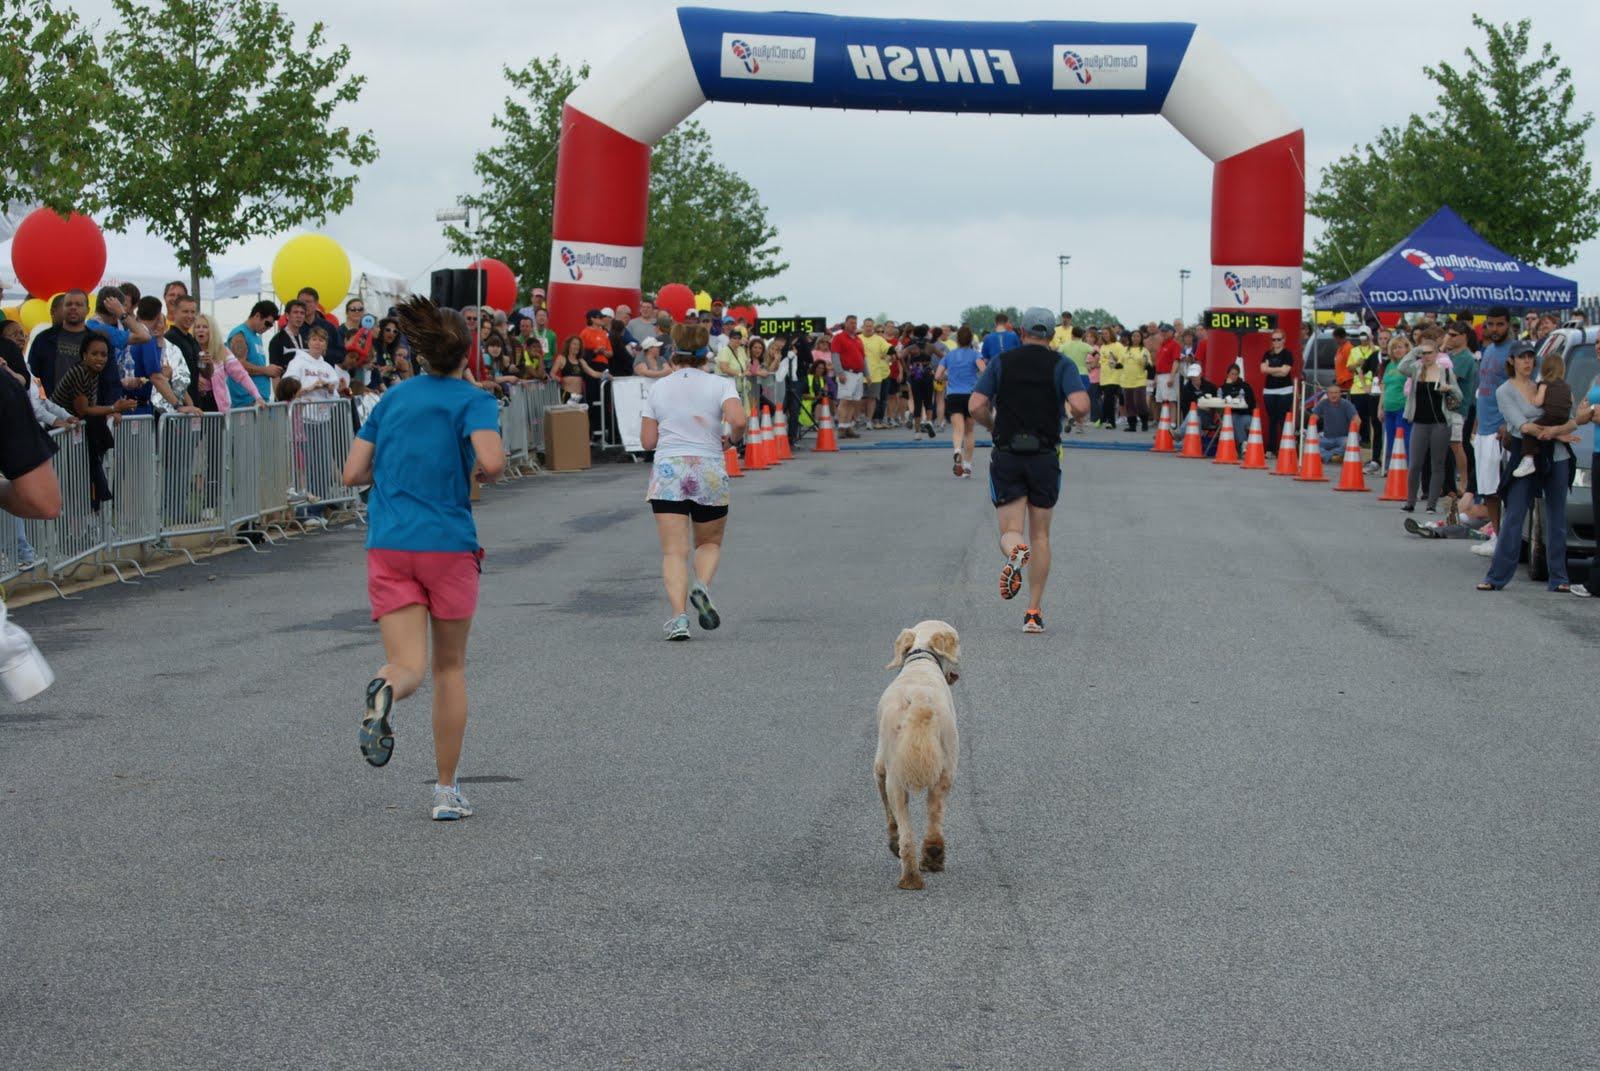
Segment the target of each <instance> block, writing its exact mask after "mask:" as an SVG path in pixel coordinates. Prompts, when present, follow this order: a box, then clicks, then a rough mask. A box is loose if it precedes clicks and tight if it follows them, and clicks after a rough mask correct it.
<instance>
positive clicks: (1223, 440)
mask: <svg viewBox="0 0 1600 1071" xmlns="http://www.w3.org/2000/svg"><path fill="white" fill-rule="evenodd" d="M1221 412H1222V434H1221V435H1219V436H1218V437H1217V456H1216V457H1215V458H1213V459H1212V461H1211V463H1212V464H1213V465H1237V464H1238V463H1239V445H1238V440H1237V439H1235V438H1234V437H1233V414H1232V413H1230V412H1228V411H1227V410H1226V409H1224V410H1222V411H1221Z"/></svg>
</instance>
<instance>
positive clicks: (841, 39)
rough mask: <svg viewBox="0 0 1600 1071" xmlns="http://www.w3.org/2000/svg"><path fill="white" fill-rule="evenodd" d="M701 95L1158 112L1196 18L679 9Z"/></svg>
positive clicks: (855, 105) (809, 103) (950, 107)
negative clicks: (875, 15)
mask: <svg viewBox="0 0 1600 1071" xmlns="http://www.w3.org/2000/svg"><path fill="white" fill-rule="evenodd" d="M678 20H679V24H680V25H681V26H682V28H683V36H684V40H685V41H686V42H687V43H688V46H689V56H690V59H691V61H692V62H693V64H694V71H695V77H696V78H698V79H699V81H700V88H701V91H702V92H704V93H705V96H706V99H708V100H716V101H726V102H733V103H743V104H783V105H791V106H800V107H813V108H852V109H886V110H894V111H919V112H1004V113H1017V114H1025V115H1135V114H1155V113H1157V112H1160V111H1161V107H1162V104H1163V103H1165V101H1166V99H1167V92H1168V91H1169V90H1170V89H1171V88H1172V80H1173V79H1174V78H1175V77H1176V76H1177V73H1178V67H1179V65H1180V64H1181V63H1182V62H1183V56H1184V52H1185V51H1186V50H1187V49H1188V47H1189V40H1190V38H1191V37H1192V36H1193V34H1194V24H1193V23H1177V22H1164V23H1163V22H1152V23H1117V22H1011V23H1007V22H945V21H934V20H928V19H867V18H851V17H846V16H836V15H812V14H804V13H799V12H747V11H724V10H718V9H713V8H689V7H686V8H680V9H679V11H678Z"/></svg>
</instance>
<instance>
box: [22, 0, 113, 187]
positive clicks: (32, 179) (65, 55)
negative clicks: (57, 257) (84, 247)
mask: <svg viewBox="0 0 1600 1071" xmlns="http://www.w3.org/2000/svg"><path fill="white" fill-rule="evenodd" d="M111 99H112V98H111V89H110V87H109V86H108V85H107V81H106V72H105V68H104V67H102V66H101V64H100V58H99V55H98V53H97V50H96V48H95V44H94V40H93V38H92V36H91V35H90V31H89V30H88V29H86V28H85V27H84V26H83V25H81V24H80V22H79V21H78V16H77V15H76V14H74V13H73V12H72V11H71V10H70V9H66V8H61V9H58V8H56V7H55V6H53V4H52V3H51V2H50V0H0V115H4V116H5V117H6V129H7V133H6V136H5V137H3V138H0V204H32V203H34V202H41V203H43V204H46V205H48V206H50V207H51V208H54V209H55V210H57V211H58V212H62V213H65V212H68V211H70V210H73V209H77V210H78V211H84V212H88V211H93V210H94V209H96V208H97V207H99V206H98V200H97V198H98V191H97V189H96V182H97V180H98V178H99V164H100V162H101V156H100V152H99V149H100V146H101V144H102V136H101V124H100V119H101V118H102V117H103V116H105V115H107V114H108V113H109V111H110V101H111Z"/></svg>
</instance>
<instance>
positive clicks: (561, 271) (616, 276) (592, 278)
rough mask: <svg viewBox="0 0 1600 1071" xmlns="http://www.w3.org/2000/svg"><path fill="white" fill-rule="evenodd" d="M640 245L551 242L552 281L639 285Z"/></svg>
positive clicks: (626, 286)
mask: <svg viewBox="0 0 1600 1071" xmlns="http://www.w3.org/2000/svg"><path fill="white" fill-rule="evenodd" d="M643 260H644V250H643V248H641V247H640V246H629V245H602V244H600V243H598V242H564V241H562V240H560V239H559V238H558V239H556V240H555V241H554V242H551V243H550V274H549V276H548V278H549V279H550V281H551V282H553V283H554V282H573V283H582V284H583V285H584V286H614V287H621V288H623V289H629V288H631V287H636V286H638V285H639V266H640V263H641V262H642V261H643Z"/></svg>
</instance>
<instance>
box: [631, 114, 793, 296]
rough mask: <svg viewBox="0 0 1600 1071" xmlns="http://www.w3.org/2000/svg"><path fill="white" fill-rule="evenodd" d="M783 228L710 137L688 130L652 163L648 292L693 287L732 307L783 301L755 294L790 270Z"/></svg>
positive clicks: (663, 143)
mask: <svg viewBox="0 0 1600 1071" xmlns="http://www.w3.org/2000/svg"><path fill="white" fill-rule="evenodd" d="M777 238H778V229H777V228H776V227H774V226H772V224H771V223H770V222H769V221H768V219H767V209H766V206H764V205H763V204H762V203H761V195H760V194H759V193H757V192H756V188H755V187H754V186H752V185H750V183H748V182H746V181H745V180H744V179H743V178H741V177H739V176H738V175H737V174H735V173H734V172H733V171H731V170H729V169H728V168H727V167H725V166H723V165H722V164H721V163H719V162H718V161H717V159H716V157H715V156H714V155H713V153H712V144H711V135H710V134H707V133H706V131H705V128H704V127H702V126H701V125H700V124H699V123H694V122H690V123H685V124H684V125H683V126H680V127H679V128H678V129H676V130H674V131H672V132H671V133H670V134H668V135H667V136H666V137H664V138H662V139H661V140H660V141H659V142H657V143H656V147H655V151H654V152H653V153H652V154H651V162H650V240H649V242H648V243H647V244H646V245H645V249H644V287H645V289H646V290H647V291H654V290H657V289H659V288H661V287H662V286H665V285H666V284H667V283H674V282H688V283H693V284H694V285H695V286H696V287H697V288H700V289H705V290H709V291H710V292H711V293H712V294H714V295H716V296H717V297H725V298H727V299H728V300H729V301H730V302H739V303H742V302H747V301H748V302H753V303H755V304H757V305H760V304H764V303H771V302H777V301H783V300H785V298H784V295H782V294H778V295H773V296H770V297H763V296H761V295H758V294H756V293H754V292H753V291H752V289H751V288H752V287H754V286H755V285H756V284H758V283H760V282H763V281H764V280H767V279H771V278H772V277H773V276H775V275H777V274H778V273H780V272H782V271H784V270H785V269H787V268H788V267H789V265H788V263H787V262H782V263H780V262H779V261H778V259H777V258H778V254H779V253H780V249H779V247H778V245H777Z"/></svg>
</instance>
